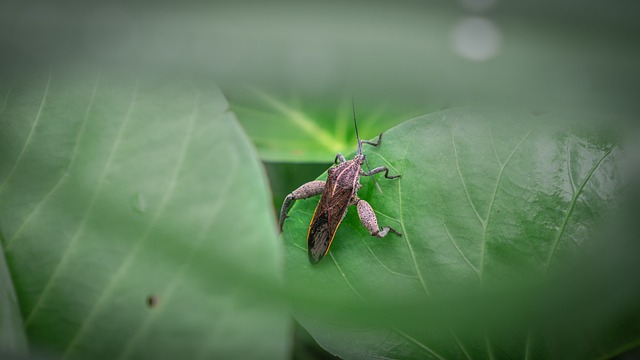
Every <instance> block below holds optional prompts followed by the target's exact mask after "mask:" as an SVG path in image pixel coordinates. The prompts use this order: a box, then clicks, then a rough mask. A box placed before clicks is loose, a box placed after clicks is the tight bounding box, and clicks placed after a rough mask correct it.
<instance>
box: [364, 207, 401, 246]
mask: <svg viewBox="0 0 640 360" xmlns="http://www.w3.org/2000/svg"><path fill="white" fill-rule="evenodd" d="M356 204H357V207H358V216H359V217H360V222H362V225H364V227H366V228H367V230H369V234H371V236H376V237H379V238H383V237H385V236H387V234H388V233H389V231H391V232H393V233H396V234H398V235H400V236H402V234H401V233H399V232H397V231H396V230H395V229H394V228H392V227H391V226H383V227H382V228H380V227H379V226H378V219H377V218H376V214H375V213H374V212H373V208H372V207H371V205H369V203H368V202H366V201H364V200H362V199H356Z"/></svg>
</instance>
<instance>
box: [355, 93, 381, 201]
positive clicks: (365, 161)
mask: <svg viewBox="0 0 640 360" xmlns="http://www.w3.org/2000/svg"><path fill="white" fill-rule="evenodd" d="M351 109H352V110H353V126H354V127H355V128H356V139H357V140H358V150H357V154H359V155H361V154H362V141H361V140H360V134H358V122H357V121H356V105H355V104H354V102H353V97H352V98H351ZM364 163H365V164H366V165H367V171H369V172H371V166H369V160H367V158H366V157H365V158H364ZM371 178H372V179H373V183H374V184H375V185H376V189H378V191H380V193H382V189H381V188H380V185H378V182H377V181H376V178H375V177H373V176H372V177H371Z"/></svg>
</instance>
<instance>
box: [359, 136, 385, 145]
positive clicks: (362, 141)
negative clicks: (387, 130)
mask: <svg viewBox="0 0 640 360" xmlns="http://www.w3.org/2000/svg"><path fill="white" fill-rule="evenodd" d="M380 141H382V133H380V135H378V140H376V141H375V142H373V141H369V140H361V141H360V142H361V143H363V144H369V145H373V146H378V145H380Z"/></svg>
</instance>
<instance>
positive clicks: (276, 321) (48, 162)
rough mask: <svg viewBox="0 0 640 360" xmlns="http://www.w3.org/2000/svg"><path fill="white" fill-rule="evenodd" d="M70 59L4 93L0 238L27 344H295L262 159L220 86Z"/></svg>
mask: <svg viewBox="0 0 640 360" xmlns="http://www.w3.org/2000/svg"><path fill="white" fill-rule="evenodd" d="M75 71H76V72H74V73H73V75H64V74H61V73H57V72H52V73H49V74H48V75H46V76H44V77H43V78H40V79H36V81H31V82H29V81H26V80H25V79H24V78H21V79H20V80H19V81H17V82H15V83H14V84H13V85H12V86H11V88H10V90H8V89H5V90H7V91H5V92H4V93H2V95H1V96H2V97H3V98H5V100H6V103H5V105H4V106H3V108H2V112H1V113H0V129H2V130H1V132H0V136H1V139H0V157H1V160H0V222H1V224H2V231H3V234H2V235H3V244H2V245H3V247H4V249H5V253H6V256H7V261H8V264H9V269H10V271H11V276H12V278H13V280H14V284H15V287H16V290H17V294H18V299H19V302H20V307H21V309H22V312H23V315H24V319H25V328H26V332H27V335H28V338H29V341H30V343H31V344H32V345H33V346H34V347H36V348H42V349H47V350H50V351H53V352H56V353H60V354H63V355H64V356H65V357H70V358H104V359H115V358H120V359H125V358H140V359H144V358H149V359H152V358H153V359H155V358H159V357H160V358H211V357H215V358H268V359H271V358H283V357H286V356H287V353H288V351H289V345H288V344H289V342H290V328H291V326H290V319H289V317H288V313H287V312H286V309H284V307H283V305H282V302H281V299H280V296H279V293H280V290H279V288H280V285H281V283H280V280H279V279H280V276H279V264H278V261H277V260H278V257H277V251H278V244H277V243H276V236H275V227H274V220H273V216H272V215H271V212H270V209H271V203H270V195H269V192H268V188H267V183H266V181H265V176H264V170H262V168H261V165H260V163H259V161H258V159H257V156H256V154H255V151H254V149H253V148H252V147H251V145H250V144H249V142H248V140H247V139H246V137H245V136H244V134H243V132H242V130H241V129H240V127H239V125H238V123H237V120H236V118H235V116H234V114H233V113H231V112H229V111H228V104H227V102H226V100H225V98H224V97H223V96H222V94H221V93H220V91H219V90H218V89H217V88H215V87H213V86H198V85H196V84H194V83H191V82H186V81H180V80H178V81H176V79H170V78H166V79H162V80H159V79H156V80H151V79H146V78H145V79H137V80H136V79H135V77H134V76H127V74H124V75H115V74H111V73H110V74H102V75H98V74H95V73H87V72H82V71H79V70H77V69H76V70H75ZM248 344H250V346H247V345H248Z"/></svg>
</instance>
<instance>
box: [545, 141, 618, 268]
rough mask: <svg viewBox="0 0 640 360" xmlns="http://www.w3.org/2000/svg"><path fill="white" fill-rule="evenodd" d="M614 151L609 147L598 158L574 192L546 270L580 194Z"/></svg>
mask: <svg viewBox="0 0 640 360" xmlns="http://www.w3.org/2000/svg"><path fill="white" fill-rule="evenodd" d="M612 151H613V148H611V149H609V150H608V151H607V152H606V153H605V154H604V156H602V157H601V158H600V160H598V161H597V162H596V163H595V165H594V166H593V167H592V168H591V170H589V173H588V174H587V176H586V177H585V179H584V180H583V181H582V184H580V187H579V188H578V191H576V192H575V193H574V194H573V197H572V198H571V202H570V203H569V209H568V210H567V213H566V214H565V216H564V219H563V220H562V224H561V225H560V229H559V230H558V234H557V235H556V237H555V239H554V240H553V244H552V246H551V252H549V256H548V258H547V264H546V266H545V272H546V271H548V270H549V266H550V265H551V260H552V259H553V256H554V255H555V253H556V250H557V249H558V244H559V243H560V238H561V237H562V235H563V234H564V230H565V229H566V227H567V223H568V222H569V218H570V217H571V214H572V213H573V209H574V208H575V205H576V202H577V200H578V198H579V197H580V195H581V194H582V191H583V190H584V187H585V186H586V185H587V183H588V182H589V180H591V177H592V176H593V174H594V173H595V171H596V169H597V168H598V167H599V166H600V164H601V163H602V162H603V161H604V159H606V158H607V157H608V156H609V154H611V152H612Z"/></svg>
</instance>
